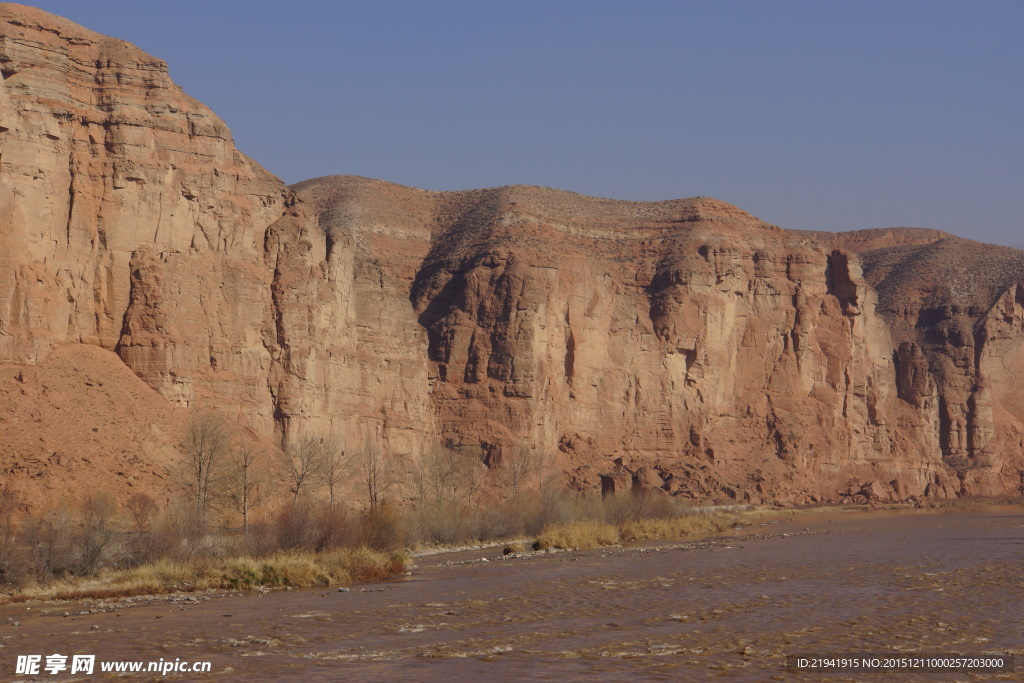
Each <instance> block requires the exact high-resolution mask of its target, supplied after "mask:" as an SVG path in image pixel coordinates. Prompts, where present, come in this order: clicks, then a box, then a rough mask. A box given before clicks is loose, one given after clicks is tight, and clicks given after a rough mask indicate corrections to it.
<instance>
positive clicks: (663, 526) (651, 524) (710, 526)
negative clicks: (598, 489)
mask: <svg viewBox="0 0 1024 683" xmlns="http://www.w3.org/2000/svg"><path fill="white" fill-rule="evenodd" d="M733 524H735V517H734V516H733V515H723V514H720V513H717V514H694V515H686V516H685V517H669V518H662V519H640V520H635V521H631V522H623V523H622V524H621V525H620V526H619V533H620V534H621V536H622V538H623V540H626V541H650V540H654V539H661V538H678V537H680V536H703V535H707V534H717V533H720V532H722V531H725V530H726V529H728V528H730V527H731V526H732V525H733Z"/></svg>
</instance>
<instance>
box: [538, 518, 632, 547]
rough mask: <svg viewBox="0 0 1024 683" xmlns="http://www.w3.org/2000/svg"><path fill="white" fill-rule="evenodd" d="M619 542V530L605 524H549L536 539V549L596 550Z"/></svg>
mask: <svg viewBox="0 0 1024 683" xmlns="http://www.w3.org/2000/svg"><path fill="white" fill-rule="evenodd" d="M619 540H620V539H619V530H618V529H616V528H615V527H614V526H612V525H611V524H607V523H605V522H594V521H582V522H570V523H568V524H549V525H548V526H546V527H544V529H543V530H542V531H541V532H540V535H539V536H538V537H537V543H536V548H537V549H538V550H545V549H547V548H563V549H571V548H596V547H598V546H602V545H615V544H616V543H618V542H619Z"/></svg>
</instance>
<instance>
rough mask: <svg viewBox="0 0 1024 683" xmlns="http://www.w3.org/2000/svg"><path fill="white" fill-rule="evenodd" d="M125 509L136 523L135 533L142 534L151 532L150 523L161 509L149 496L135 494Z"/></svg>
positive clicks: (129, 498) (129, 499)
mask: <svg viewBox="0 0 1024 683" xmlns="http://www.w3.org/2000/svg"><path fill="white" fill-rule="evenodd" d="M125 509H126V510H128V514H129V515H131V517H132V521H134V522H135V532H136V533H140V534H141V533H145V532H147V531H149V523H150V521H151V520H152V519H153V515H155V514H156V512H157V510H158V509H159V508H158V507H157V504H156V501H155V500H153V497H152V496H150V495H149V494H147V493H133V494H132V495H131V496H129V497H128V501H127V502H126V503H125Z"/></svg>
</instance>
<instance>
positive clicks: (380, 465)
mask: <svg viewBox="0 0 1024 683" xmlns="http://www.w3.org/2000/svg"><path fill="white" fill-rule="evenodd" d="M398 460H400V458H398V457H396V456H392V457H387V456H385V455H384V453H383V452H382V451H381V448H380V446H378V445H377V444H371V443H369V442H367V443H365V444H363V447H362V448H361V449H360V452H359V455H358V458H357V468H358V471H359V474H360V479H361V481H362V486H363V489H364V490H365V491H366V498H367V500H368V501H369V505H370V512H371V513H373V512H376V511H377V508H378V507H379V506H380V503H381V499H382V498H383V495H384V493H385V492H386V491H387V490H388V489H390V488H391V487H392V486H394V485H395V484H396V483H397V481H398V477H397V474H398V467H397V466H396V463H397V461H398Z"/></svg>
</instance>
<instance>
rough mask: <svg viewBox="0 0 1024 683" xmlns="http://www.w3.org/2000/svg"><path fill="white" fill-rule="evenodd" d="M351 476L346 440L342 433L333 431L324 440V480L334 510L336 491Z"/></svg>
mask: <svg viewBox="0 0 1024 683" xmlns="http://www.w3.org/2000/svg"><path fill="white" fill-rule="evenodd" d="M349 476H350V474H349V472H348V455H347V454H346V452H345V441H344V439H343V438H342V437H341V435H340V434H337V433H332V434H330V435H329V436H327V437H326V438H325V439H324V440H323V481H324V484H326V485H327V498H328V502H329V504H330V508H331V509H332V510H333V509H334V504H335V500H336V493H337V491H338V489H339V488H341V485H342V483H343V482H344V481H345V479H347V478H348V477H349Z"/></svg>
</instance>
